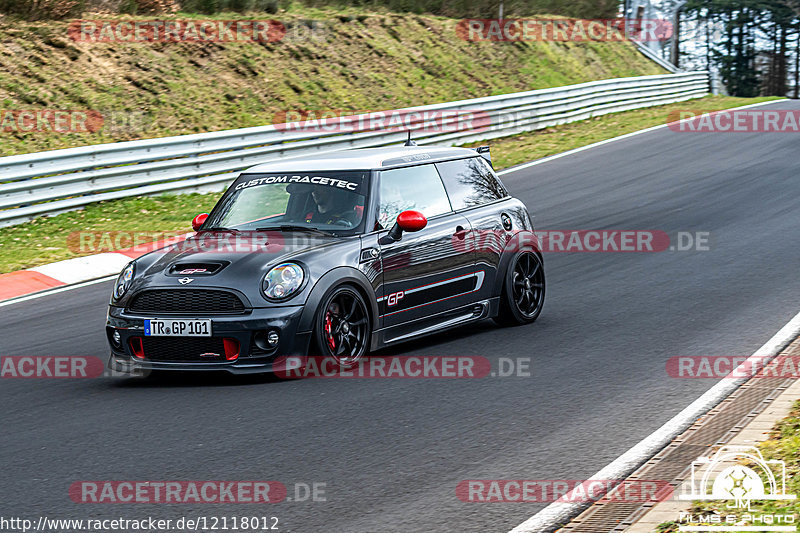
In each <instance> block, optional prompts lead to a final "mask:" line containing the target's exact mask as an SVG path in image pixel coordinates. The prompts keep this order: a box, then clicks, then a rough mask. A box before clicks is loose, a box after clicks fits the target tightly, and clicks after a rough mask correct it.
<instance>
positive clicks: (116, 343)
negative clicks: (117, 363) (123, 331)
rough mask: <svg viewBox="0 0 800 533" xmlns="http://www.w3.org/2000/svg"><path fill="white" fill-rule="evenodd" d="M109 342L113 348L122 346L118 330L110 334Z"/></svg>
mask: <svg viewBox="0 0 800 533" xmlns="http://www.w3.org/2000/svg"><path fill="white" fill-rule="evenodd" d="M111 342H112V343H113V344H114V347H115V348H122V337H120V335H119V331H116V330H115V331H114V333H113V335H111Z"/></svg>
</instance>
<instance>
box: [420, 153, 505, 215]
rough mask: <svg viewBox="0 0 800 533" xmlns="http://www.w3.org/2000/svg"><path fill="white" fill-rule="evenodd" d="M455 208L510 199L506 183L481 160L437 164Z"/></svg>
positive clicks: (470, 159)
mask: <svg viewBox="0 0 800 533" xmlns="http://www.w3.org/2000/svg"><path fill="white" fill-rule="evenodd" d="M436 168H437V169H438V170H439V174H441V176H442V180H443V181H444V186H445V188H446V189H447V194H448V196H450V202H451V203H452V204H453V209H456V210H458V209H465V208H467V207H475V206H478V205H483V204H488V203H489V202H494V201H495V200H499V199H501V198H505V197H506V196H508V192H507V191H506V189H505V187H503V184H502V183H500V180H498V179H497V176H495V174H494V171H493V170H492V169H491V167H490V166H489V164H488V163H487V162H486V161H484V160H483V158H481V157H471V158H469V159H457V160H455V161H446V162H444V163H436Z"/></svg>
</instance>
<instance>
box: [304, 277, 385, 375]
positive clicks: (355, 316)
mask: <svg viewBox="0 0 800 533" xmlns="http://www.w3.org/2000/svg"><path fill="white" fill-rule="evenodd" d="M322 302H323V303H322V305H321V306H320V308H319V311H318V312H317V317H316V319H315V327H314V339H315V342H316V345H317V349H318V350H319V354H320V355H322V356H323V357H330V358H332V359H333V360H334V361H336V363H337V364H338V365H339V366H340V367H341V368H345V369H346V368H352V367H354V366H356V365H357V364H358V362H359V361H360V360H361V358H363V357H364V356H365V355H366V354H367V352H368V351H369V344H370V337H371V335H372V328H371V323H370V313H369V307H368V306H367V303H366V302H365V301H364V298H363V297H362V296H361V293H359V292H358V291H357V290H356V289H355V288H353V287H351V286H350V285H340V286H339V287H336V288H335V289H334V290H333V291H331V293H330V294H329V295H328V296H327V297H326V298H324V299H323V300H322Z"/></svg>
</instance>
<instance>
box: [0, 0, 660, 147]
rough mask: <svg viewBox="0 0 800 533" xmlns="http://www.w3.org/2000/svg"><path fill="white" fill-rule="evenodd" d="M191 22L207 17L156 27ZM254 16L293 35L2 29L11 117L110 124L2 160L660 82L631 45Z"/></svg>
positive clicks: (11, 143) (46, 138)
mask: <svg viewBox="0 0 800 533" xmlns="http://www.w3.org/2000/svg"><path fill="white" fill-rule="evenodd" d="M117 17H118V16H117ZM190 17H191V18H197V17H199V15H188V14H185V13H180V14H177V15H170V16H167V17H165V16H159V18H174V19H186V18H190ZM214 17H215V18H219V19H232V18H240V17H241V15H235V14H232V13H227V14H220V15H214ZM84 18H98V19H108V18H110V15H97V16H87V15H84ZM248 18H253V19H278V20H280V21H281V22H282V23H283V24H284V25H285V26H286V27H287V28H288V30H289V31H288V34H287V36H286V37H285V38H284V39H283V40H282V41H279V42H275V43H265V44H259V43H139V44H128V43H126V44H120V43H102V44H97V43H79V42H74V41H72V40H71V39H70V38H69V37H68V36H67V24H68V21H45V22H42V21H38V22H27V21H20V20H14V19H12V18H10V17H5V18H4V19H0V108H2V109H4V110H37V109H77V110H93V111H98V112H100V113H102V114H103V116H104V123H103V126H102V128H101V129H100V130H99V131H97V132H94V133H57V132H35V131H34V132H20V131H13V128H8V129H6V130H3V131H1V132H0V155H11V154H18V153H26V152H34V151H39V150H48V149H56V148H66V147H71V146H81V145H86V144H96V143H103V142H112V141H120V140H131V139H138V138H151V137H161V136H167V135H179V134H186V133H197V132H205V131H215V130H221V129H229V128H240V127H249V126H258V125H264V124H270V123H272V122H273V118H274V117H275V116H276V113H280V112H282V111H286V110H305V109H313V110H328V109H336V110H377V109H394V108H399V107H408V106H413V105H422V104H432V103H437V102H445V101H449V100H458V99H464V98H475V97H480V96H487V95H494V94H502V93H510V92H516V91H524V90H531V89H540V88H546V87H554V86H559V85H568V84H573V83H580V82H585V81H591V80H598V79H605V78H613V77H622V76H638V75H647V74H657V73H661V72H662V70H661V69H660V67H658V66H656V65H655V64H653V63H652V62H650V61H649V60H647V59H646V58H645V57H644V56H642V55H641V54H639V53H638V52H637V51H636V50H635V48H634V47H633V46H632V45H631V44H630V43H542V42H527V43H518V42H467V41H464V40H462V39H460V38H459V37H458V36H457V35H456V31H455V25H456V23H457V20H454V19H446V18H442V17H436V16H427V15H399V14H393V13H386V12H384V13H372V14H367V13H364V12H363V11H361V12H358V11H355V10H354V9H352V8H349V9H340V10H336V9H331V8H325V9H311V8H297V9H296V10H289V11H288V12H287V11H283V12H280V13H278V14H273V15H269V14H252V13H251V14H248ZM127 19H130V17H128V18H127ZM127 19H126V20H127Z"/></svg>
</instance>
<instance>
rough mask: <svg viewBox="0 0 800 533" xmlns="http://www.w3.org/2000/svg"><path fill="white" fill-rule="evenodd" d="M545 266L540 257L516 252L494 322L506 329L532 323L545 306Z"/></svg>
mask: <svg viewBox="0 0 800 533" xmlns="http://www.w3.org/2000/svg"><path fill="white" fill-rule="evenodd" d="M544 294H545V278H544V265H543V264H542V258H541V256H539V254H536V253H533V252H517V254H516V255H515V256H514V257H513V258H512V259H511V262H510V263H509V266H508V271H507V272H506V278H505V280H504V282H503V290H502V293H501V294H500V312H499V314H498V316H497V318H495V322H497V323H498V324H500V325H503V326H513V325H518V324H529V323H531V322H533V321H534V320H536V319H537V318H538V317H539V314H540V313H541V312H542V307H543V306H544Z"/></svg>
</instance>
